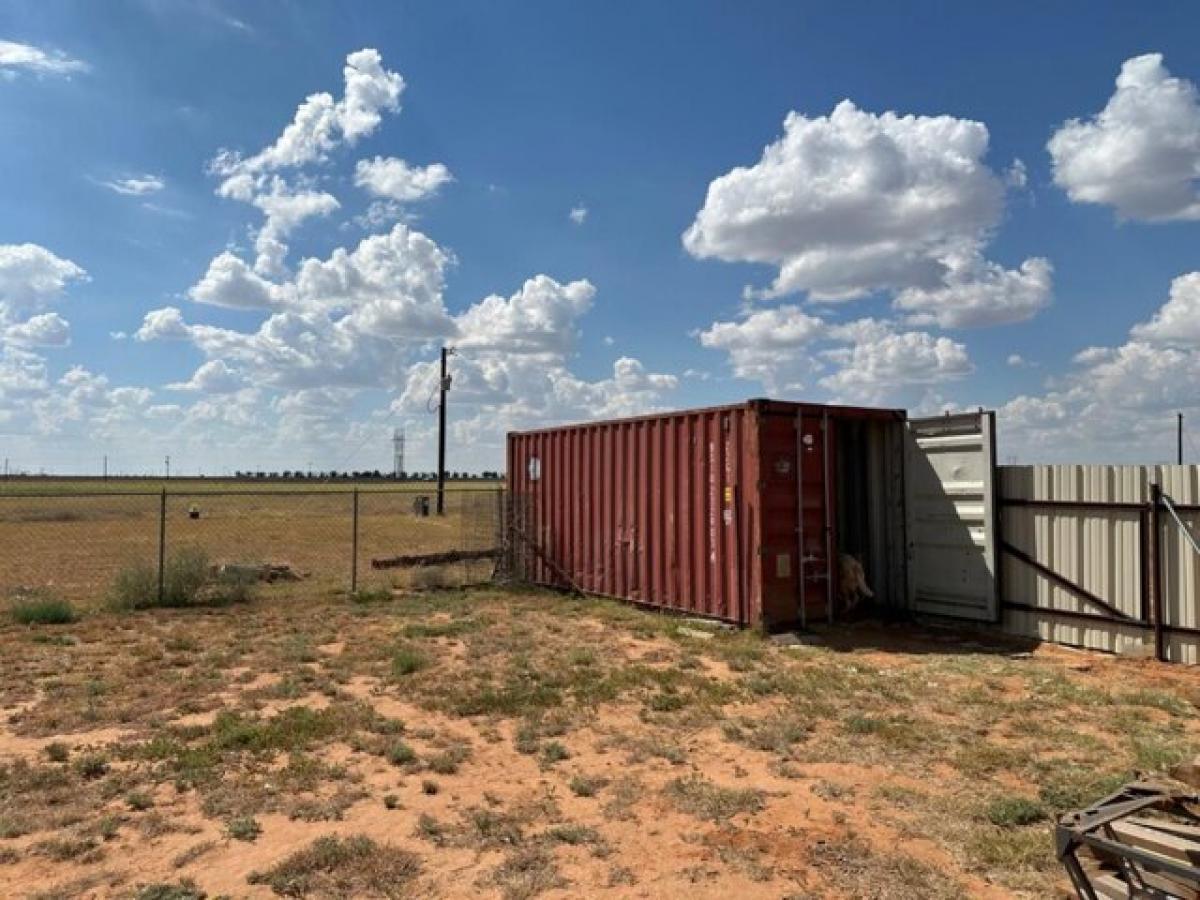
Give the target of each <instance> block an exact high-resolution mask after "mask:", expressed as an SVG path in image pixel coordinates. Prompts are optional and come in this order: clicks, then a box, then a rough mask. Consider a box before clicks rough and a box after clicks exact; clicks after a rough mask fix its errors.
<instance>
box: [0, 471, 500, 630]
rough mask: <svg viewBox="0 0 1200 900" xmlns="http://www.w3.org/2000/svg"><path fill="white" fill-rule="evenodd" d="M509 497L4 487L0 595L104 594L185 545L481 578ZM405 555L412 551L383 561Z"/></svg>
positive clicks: (293, 570)
mask: <svg viewBox="0 0 1200 900" xmlns="http://www.w3.org/2000/svg"><path fill="white" fill-rule="evenodd" d="M503 507H504V501H503V490H502V489H501V488H498V487H491V486H488V487H477V488H470V489H460V488H451V489H447V491H446V494H445V515H442V516H438V515H436V513H435V509H436V492H435V491H433V490H413V489H412V488H383V487H370V488H361V489H359V488H352V487H340V486H339V487H336V488H327V489H322V488H301V487H297V488H290V487H289V488H273V489H255V488H253V487H250V488H247V489H241V490H233V489H228V490H226V489H205V488H203V487H195V488H192V487H190V486H187V485H181V486H180V487H179V488H178V489H175V488H171V489H168V490H164V491H108V492H71V493H67V492H54V493H43V494H38V493H33V492H29V493H24V494H3V493H0V598H3V597H6V596H8V597H11V596H17V595H20V594H23V593H30V592H47V593H51V594H53V595H55V596H57V597H61V598H62V599H64V600H69V601H71V602H72V603H77V604H80V605H85V606H88V605H99V604H102V603H103V602H104V601H105V600H106V598H107V597H108V596H109V595H110V593H111V591H112V589H113V585H114V583H115V582H116V581H117V579H118V578H119V577H120V576H121V574H122V573H123V572H127V571H129V570H130V569H133V568H138V569H140V570H142V571H143V572H144V571H145V570H147V569H151V570H153V572H154V573H156V575H157V579H158V582H159V583H160V584H161V582H162V575H163V571H164V567H166V568H168V569H169V567H170V565H171V560H172V559H173V558H176V557H177V556H179V555H181V554H190V555H191V557H192V558H203V559H204V560H205V561H206V563H207V564H208V565H210V566H212V567H214V570H216V569H220V568H221V567H226V568H229V567H233V568H236V569H239V570H242V571H250V572H256V573H259V576H260V577H261V578H263V579H265V580H269V581H280V582H288V583H290V584H292V586H293V587H294V588H295V589H297V590H300V589H301V588H303V589H304V590H316V591H324V592H331V591H376V590H389V589H392V588H404V587H414V588H429V587H441V586H447V587H452V586H456V585H465V584H473V583H479V582H483V581H487V580H489V579H490V578H491V577H492V574H493V572H494V569H495V565H496V559H497V557H498V554H499V551H500V547H501V545H502V544H503V535H502V523H503ZM431 555H436V556H434V557H433V559H432V561H427V560H424V559H421V558H422V557H430V556H431ZM396 557H402V558H405V563H404V564H403V565H399V566H393V567H390V568H377V567H376V566H375V565H374V563H375V561H377V560H382V559H394V558H396ZM413 557H417V559H415V560H414V559H413ZM443 559H444V560H447V561H440V560H443Z"/></svg>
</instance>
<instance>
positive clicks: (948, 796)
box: [0, 589, 1200, 900]
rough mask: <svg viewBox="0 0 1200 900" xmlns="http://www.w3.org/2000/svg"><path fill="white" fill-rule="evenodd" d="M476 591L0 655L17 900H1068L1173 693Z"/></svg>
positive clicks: (260, 614)
mask: <svg viewBox="0 0 1200 900" xmlns="http://www.w3.org/2000/svg"><path fill="white" fill-rule="evenodd" d="M679 625H680V622H679V620H677V619H672V618H669V617H666V616H661V615H654V614H650V613H643V612H638V611H635V610H631V609H628V608H626V607H621V606H619V605H617V604H612V603H607V602H601V601H578V600H570V599H566V598H562V597H559V596H555V595H550V594H541V593H531V592H505V591H500V590H483V591H470V592H436V593H429V594H418V595H401V596H395V597H374V598H371V602H358V603H356V602H353V601H352V600H351V599H348V598H344V597H341V598H338V597H327V598H324V599H320V600H313V599H305V600H304V601H303V602H296V601H294V600H291V599H289V597H288V596H287V593H286V590H285V589H281V590H274V589H272V590H271V591H270V592H268V594H267V595H265V596H261V597H259V598H257V599H256V600H254V601H253V602H252V603H250V604H248V605H246V606H242V607H237V608H227V609H220V610H187V611H162V610H159V611H148V612H142V613H134V614H125V615H117V614H97V615H94V616H91V617H88V618H86V619H84V620H83V621H81V622H77V623H75V624H72V625H68V626H59V627H50V626H39V627H21V626H15V625H9V626H5V627H2V628H0V652H2V654H3V659H4V660H5V662H4V666H3V669H2V671H0V879H2V880H3V884H4V886H5V887H4V889H3V893H4V895H5V896H13V897H44V898H50V897H131V898H145V900H151V898H157V900H188V898H197V897H204V896H207V897H210V898H212V897H272V896H297V897H305V896H308V897H359V896H362V897H468V896H471V897H477V896H493V897H505V898H521V897H532V896H544V897H563V898H565V897H577V896H607V897H628V898H647V897H679V896H689V897H699V898H705V897H712V898H718V897H720V898H726V897H740V898H775V900H778V898H781V897H791V898H801V897H804V898H810V897H812V898H820V897H831V898H832V897H862V898H910V897H932V898H941V897H947V898H948V897H981V898H1002V897H1047V896H1068V895H1067V893H1066V883H1065V880H1064V878H1063V877H1062V876H1061V874H1060V873H1059V871H1058V868H1057V865H1056V863H1055V861H1054V858H1053V853H1052V842H1051V836H1050V827H1049V823H1050V821H1051V820H1052V817H1053V816H1054V815H1055V814H1057V813H1058V812H1060V811H1062V810H1063V809H1066V808H1070V807H1071V806H1072V805H1073V804H1081V803H1084V802H1086V801H1087V800H1088V799H1094V797H1095V796H1099V793H1101V792H1103V791H1105V790H1107V789H1108V787H1109V786H1110V785H1115V784H1117V783H1119V782H1120V781H1121V780H1122V779H1124V778H1127V777H1129V776H1131V775H1132V774H1133V773H1134V772H1135V771H1161V770H1163V769H1166V768H1168V767H1169V766H1171V765H1173V764H1175V763H1177V762H1179V761H1180V760H1183V759H1186V758H1190V757H1192V756H1194V755H1195V753H1196V751H1197V748H1198V744H1197V737H1198V732H1200V727H1198V725H1197V723H1196V717H1195V707H1194V706H1193V704H1194V703H1197V702H1200V681H1198V679H1197V676H1196V674H1195V673H1194V672H1193V671H1190V670H1186V669H1182V668H1172V667H1168V666H1162V665H1159V664H1156V663H1153V662H1146V661H1129V660H1121V659H1116V658H1112V657H1106V656H1101V655H1098V654H1090V653H1083V652H1076V651H1070V650H1065V649H1062V648H1055V647H1049V646H1042V647H1036V648H1031V647H1028V646H1024V645H1019V644H1014V643H1011V642H1010V643H999V644H995V643H990V642H989V641H988V640H987V639H986V638H984V637H980V636H979V635H963V634H958V633H951V632H940V631H938V632H920V631H914V630H912V629H911V628H907V627H900V626H886V625H883V624H880V623H874V622H864V623H860V624H858V625H852V626H845V627H841V628H838V629H836V630H832V631H829V632H826V633H824V634H818V635H815V636H809V637H807V638H805V640H804V642H803V643H802V644H800V645H799V646H792V647H788V646H783V645H780V644H778V643H776V642H773V641H771V640H769V639H765V638H763V637H760V636H758V635H753V634H747V633H727V632H721V631H716V630H714V631H713V632H712V634H711V637H698V636H696V635H695V634H694V632H695V631H696V630H697V629H699V630H701V631H704V626H700V625H697V624H695V623H691V624H689V625H688V626H687V628H688V630H687V631H686V632H680V631H679Z"/></svg>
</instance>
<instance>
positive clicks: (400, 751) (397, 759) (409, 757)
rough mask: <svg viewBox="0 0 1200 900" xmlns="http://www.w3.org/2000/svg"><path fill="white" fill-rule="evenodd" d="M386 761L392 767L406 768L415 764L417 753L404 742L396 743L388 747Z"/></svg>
mask: <svg viewBox="0 0 1200 900" xmlns="http://www.w3.org/2000/svg"><path fill="white" fill-rule="evenodd" d="M387 759H388V762H390V763H391V764H392V765H393V766H406V765H408V764H409V763H413V762H416V760H417V752H416V751H415V750H413V748H412V747H410V746H409V745H408V744H406V743H404V741H396V742H395V743H394V744H392V745H391V746H390V747H388V751H387Z"/></svg>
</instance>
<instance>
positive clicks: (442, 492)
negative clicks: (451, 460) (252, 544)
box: [437, 347, 454, 516]
mask: <svg viewBox="0 0 1200 900" xmlns="http://www.w3.org/2000/svg"><path fill="white" fill-rule="evenodd" d="M453 352H454V348H453V347H443V348H442V375H441V380H440V381H439V382H438V392H439V393H438V492H437V514H438V515H439V516H444V515H445V514H446V392H447V391H448V390H450V376H449V375H447V374H446V358H447V357H448V356H450V354H452V353H453Z"/></svg>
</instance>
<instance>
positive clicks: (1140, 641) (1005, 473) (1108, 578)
mask: <svg viewBox="0 0 1200 900" xmlns="http://www.w3.org/2000/svg"><path fill="white" fill-rule="evenodd" d="M1155 482H1157V483H1159V484H1161V485H1162V487H1163V490H1165V491H1166V492H1167V493H1168V494H1169V495H1170V496H1171V497H1172V498H1173V499H1175V500H1176V501H1178V502H1179V503H1184V504H1197V503H1200V467H1197V466H1100V465H1095V466H1093V465H1053V466H1052V465H1043V466H1003V467H1001V469H1000V494H1001V497H1002V498H1003V499H1006V500H1007V499H1015V500H1065V501H1076V502H1098V503H1132V504H1147V503H1148V500H1149V497H1150V484H1151V483H1155ZM1143 517H1144V513H1143V512H1142V511H1141V510H1140V509H1137V508H1132V509H1104V508H1057V509H1055V508H1046V507H1013V506H1007V507H1005V508H1004V510H1003V513H1002V523H1003V525H1002V533H1003V537H1004V539H1005V540H1006V541H1007V542H1009V543H1010V544H1012V545H1014V546H1015V547H1017V548H1018V549H1020V550H1023V551H1024V552H1026V553H1028V554H1029V555H1031V556H1032V557H1033V558H1034V559H1036V560H1037V561H1038V562H1040V563H1042V564H1043V565H1045V566H1047V567H1048V568H1050V569H1051V570H1053V571H1054V572H1057V573H1058V574H1060V575H1062V576H1063V577H1065V578H1067V579H1069V580H1070V581H1072V582H1074V583H1076V584H1078V585H1079V586H1080V587H1082V588H1084V589H1085V590H1087V591H1089V592H1091V593H1092V594H1095V595H1096V596H1098V597H1100V598H1101V599H1103V600H1104V601H1106V602H1108V603H1110V604H1111V605H1113V606H1115V607H1116V608H1117V609H1119V610H1120V611H1121V612H1123V613H1125V614H1126V615H1128V616H1131V617H1133V618H1135V619H1138V620H1144V619H1145V618H1146V617H1147V608H1146V607H1147V605H1148V602H1149V601H1148V595H1147V591H1146V588H1145V586H1144V583H1143V582H1144V579H1146V578H1147V577H1148V573H1147V571H1146V570H1145V569H1144V567H1143V555H1144V550H1145V548H1144V546H1143V535H1144V532H1143V526H1142V524H1141V522H1142V519H1143ZM1198 519H1200V516H1198V515H1197V514H1195V513H1192V514H1190V520H1189V516H1188V515H1185V516H1184V520H1185V522H1190V524H1192V525H1195V524H1196V523H1197V520H1198ZM1161 520H1162V521H1161V526H1160V527H1161V548H1162V566H1161V578H1162V582H1161V583H1162V586H1163V595H1164V620H1165V621H1166V623H1167V624H1170V625H1180V626H1184V627H1190V628H1195V627H1198V626H1197V621H1198V617H1200V594H1198V592H1197V584H1198V583H1200V556H1198V555H1197V554H1195V553H1194V552H1193V551H1192V550H1191V548H1190V547H1189V546H1188V545H1187V544H1186V541H1185V539H1184V536H1183V535H1182V534H1180V533H1179V529H1178V526H1176V525H1175V523H1174V522H1173V521H1170V520H1169V517H1168V516H1166V515H1165V514H1163V515H1162V516H1161ZM1001 571H1002V579H1001V583H1002V585H1003V592H1004V600H1005V602H1010V603H1020V604H1028V605H1033V606H1039V607H1044V608H1047V609H1049V610H1059V611H1064V612H1068V613H1069V612H1076V613H1080V612H1082V613H1097V612H1102V611H1101V610H1098V609H1097V608H1095V606H1093V605H1092V604H1090V603H1089V602H1088V601H1086V600H1085V599H1083V598H1080V597H1077V596H1076V595H1075V594H1073V593H1071V592H1070V591H1068V590H1066V589H1064V588H1063V587H1061V586H1059V585H1057V584H1055V583H1054V582H1053V581H1052V580H1051V579H1049V578H1047V577H1046V576H1045V575H1043V574H1041V573H1039V572H1037V571H1036V570H1035V569H1033V568H1032V567H1031V566H1029V565H1027V564H1026V563H1024V562H1022V561H1021V560H1018V559H1016V558H1014V557H1013V556H1011V555H1009V554H1004V559H1003V564H1002V570H1001ZM1004 627H1005V629H1006V630H1008V631H1012V632H1014V633H1017V634H1025V635H1029V636H1031V637H1038V638H1041V639H1043V640H1047V641H1053V642H1055V643H1061V644H1070V645H1073V646H1078V647H1088V648H1091V649H1097V650H1106V651H1109V652H1116V653H1137V654H1152V653H1153V647H1154V637H1153V634H1152V632H1150V631H1148V630H1147V629H1145V628H1139V627H1129V626H1123V625H1121V624H1119V623H1108V622H1095V621H1083V620H1072V619H1069V618H1065V617H1062V616H1055V615H1052V614H1048V613H1037V612H1024V611H1018V610H1007V611H1006V613H1005V616H1004ZM1167 656H1168V658H1169V659H1171V660H1172V661H1176V662H1183V663H1189V664H1196V663H1197V662H1200V641H1198V640H1197V638H1196V637H1194V636H1188V635H1178V634H1176V635H1168V639H1167Z"/></svg>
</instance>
